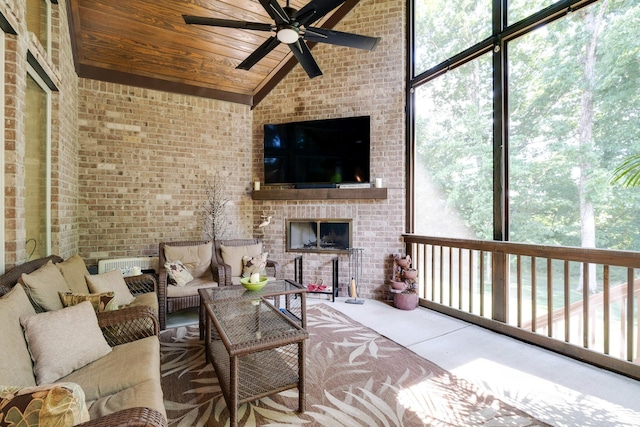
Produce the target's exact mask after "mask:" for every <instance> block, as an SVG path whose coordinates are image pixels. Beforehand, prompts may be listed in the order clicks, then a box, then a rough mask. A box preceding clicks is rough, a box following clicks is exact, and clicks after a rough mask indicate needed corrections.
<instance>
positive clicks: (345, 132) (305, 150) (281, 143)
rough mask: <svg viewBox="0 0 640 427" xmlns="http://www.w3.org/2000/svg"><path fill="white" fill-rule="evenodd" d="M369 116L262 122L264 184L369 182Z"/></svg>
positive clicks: (328, 184)
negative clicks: (275, 122)
mask: <svg viewBox="0 0 640 427" xmlns="http://www.w3.org/2000/svg"><path fill="white" fill-rule="evenodd" d="M369 150H370V117H369V116H362V117H347V118H339V119H327V120H310V121H304V122H292V123H282V124H266V125H264V181H265V184H295V185H296V186H298V187H306V186H310V187H313V186H335V185H337V184H342V183H367V182H369V158H370V152H369Z"/></svg>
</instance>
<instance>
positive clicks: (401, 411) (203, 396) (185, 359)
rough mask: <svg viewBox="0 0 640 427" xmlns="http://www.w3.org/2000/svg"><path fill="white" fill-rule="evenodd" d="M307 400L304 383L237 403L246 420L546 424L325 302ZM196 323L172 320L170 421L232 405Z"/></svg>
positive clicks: (310, 346)
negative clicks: (301, 396) (303, 400)
mask: <svg viewBox="0 0 640 427" xmlns="http://www.w3.org/2000/svg"><path fill="white" fill-rule="evenodd" d="M307 316H308V317H307V319H308V320H307V322H308V330H309V335H310V337H309V341H308V342H307V358H306V359H307V365H306V369H307V371H306V373H307V381H306V388H307V404H306V411H305V412H304V413H302V414H299V413H297V412H296V411H295V410H296V409H297V405H298V392H297V390H296V389H293V390H289V391H285V392H281V393H279V394H275V395H273V396H269V397H266V398H263V399H260V400H258V401H255V402H252V403H250V404H244V405H242V406H241V407H240V408H239V411H238V420H239V422H238V425H241V426H283V425H292V426H389V427H391V426H421V425H428V426H465V427H466V426H545V425H546V424H545V423H542V422H541V421H539V420H536V419H535V418H533V417H531V416H529V415H528V414H526V413H524V412H522V411H520V410H518V409H516V408H514V407H512V406H510V405H508V404H506V403H504V402H502V401H500V400H498V399H496V398H495V397H493V396H492V395H490V394H487V393H486V392H484V391H481V390H479V389H478V388H477V387H476V386H474V385H472V384H471V383H469V382H467V381H465V380H463V379H460V378H457V377H455V376H454V375H452V374H451V373H449V372H447V371H445V370H444V369H442V368H440V367H439V366H437V365H435V364H433V363H432V362H430V361H428V360H426V359H424V358H422V357H420V356H418V355H417V354H415V353H413V352H412V351H410V350H408V349H406V348H404V347H402V346H401V345H399V344H397V343H395V342H393V341H391V340H389V339H387V338H385V337H383V336H381V335H380V334H378V333H377V332H375V331H373V330H371V329H369V328H367V327H365V326H363V325H361V324H359V323H358V322H356V321H354V320H353V319H351V318H349V317H347V316H345V315H344V314H342V313H340V312H339V311H336V310H335V309H333V308H331V307H329V306H328V305H326V304H317V305H312V306H310V307H308V308H307ZM198 336H199V333H198V326H197V325H192V326H187V327H179V328H173V329H168V330H165V331H163V332H162V333H161V336H160V339H161V341H162V344H161V354H162V366H161V370H162V389H163V391H164V399H165V402H164V403H165V406H166V409H167V417H168V419H169V425H170V426H179V427H187V426H189V427H193V426H225V425H229V412H228V411H227V407H226V404H225V400H224V397H223V396H222V392H221V390H220V386H219V384H218V380H217V378H216V374H215V371H214V370H213V367H212V366H211V364H208V363H206V362H205V355H204V345H203V342H202V341H201V340H199V337H198Z"/></svg>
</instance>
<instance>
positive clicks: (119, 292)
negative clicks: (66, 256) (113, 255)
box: [85, 268, 136, 308]
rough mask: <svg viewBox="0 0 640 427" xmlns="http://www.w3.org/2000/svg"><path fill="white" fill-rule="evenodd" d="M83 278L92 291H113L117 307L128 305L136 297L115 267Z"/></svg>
mask: <svg viewBox="0 0 640 427" xmlns="http://www.w3.org/2000/svg"><path fill="white" fill-rule="evenodd" d="M85 280H86V281H87V285H88V286H89V290H90V291H91V292H93V293H104V292H115V294H116V304H118V308H120V307H123V306H125V305H129V304H131V303H132V302H133V301H134V300H135V299H136V297H134V296H133V294H132V293H131V291H130V290H129V287H128V286H127V282H125V281H124V277H122V273H121V272H120V270H119V269H117V268H116V269H115V270H111V271H107V272H106V273H100V274H93V275H88V276H85Z"/></svg>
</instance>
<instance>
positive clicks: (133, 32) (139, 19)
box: [68, 0, 358, 106]
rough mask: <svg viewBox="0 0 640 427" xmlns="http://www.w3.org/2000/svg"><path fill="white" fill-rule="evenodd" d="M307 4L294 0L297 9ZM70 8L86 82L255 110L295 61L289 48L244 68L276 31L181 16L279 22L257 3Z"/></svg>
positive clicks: (102, 3) (161, 1) (132, 1)
mask: <svg viewBox="0 0 640 427" xmlns="http://www.w3.org/2000/svg"><path fill="white" fill-rule="evenodd" d="M285 3H286V2H285V0H280V4H281V5H282V6H284V5H285ZM306 3H308V0H290V6H291V7H293V8H295V9H298V10H299V9H301V8H302V7H303V6H304V5H305V4H306ZM357 3H358V0H347V1H346V2H345V3H344V4H343V5H342V6H341V7H339V8H337V9H336V10H335V12H334V13H333V14H328V15H327V16H326V17H325V18H324V19H323V21H320V22H319V23H315V24H314V26H317V27H325V28H333V27H334V26H335V25H336V24H337V23H338V22H339V21H340V19H342V18H343V17H344V16H345V15H346V14H347V13H348V12H349V11H350V10H351V9H352V8H353V7H354V6H355V5H356V4H357ZM68 10H69V26H70V32H71V41H72V47H73V53H74V60H75V66H76V71H77V73H78V75H79V76H80V77H85V78H91V79H96V80H101V81H108V82H114V83H122V84H127V85H132V86H139V87H146V88H151V89H158V90H164V91H169V92H177V93H184V94H189V95H197V96H204V97H209V98H214V99H221V100H225V101H230V102H237V103H242V104H247V105H252V106H254V105H256V104H257V103H258V102H259V101H260V100H261V99H263V98H264V97H265V96H266V94H267V93H268V92H269V91H270V90H271V89H272V88H273V87H274V86H275V85H276V84H277V83H278V82H279V81H280V80H281V79H282V78H283V77H284V76H285V75H286V74H287V73H288V72H289V71H290V70H291V69H292V68H293V67H294V66H296V64H297V61H296V60H295V58H294V57H293V55H292V54H291V52H290V50H289V48H288V47H287V46H286V45H284V44H283V45H280V46H278V47H277V48H276V49H275V50H273V51H272V52H271V53H270V54H268V55H267V56H266V57H265V58H263V59H262V60H261V61H259V62H258V63H257V64H256V65H254V66H253V67H252V68H251V70H248V71H246V70H238V69H236V68H235V67H236V66H237V65H238V64H239V63H240V62H242V61H243V60H244V59H245V58H246V57H247V56H249V54H251V52H253V51H254V50H255V49H256V48H257V47H258V46H260V45H261V44H262V43H263V42H264V41H265V40H266V39H267V38H268V37H269V36H270V35H273V33H269V32H263V31H252V30H246V29H235V28H216V27H209V26H202V25H187V24H185V23H184V20H183V18H182V15H183V14H186V15H195V16H204V17H212V18H223V19H233V20H241V21H253V22H264V23H273V21H272V19H271V18H270V17H269V15H268V14H267V12H266V11H265V10H264V8H263V7H262V5H261V4H260V3H259V2H258V1H257V0H118V1H113V0H69V8H68ZM308 45H309V47H310V48H311V47H312V44H311V43H309V44H308Z"/></svg>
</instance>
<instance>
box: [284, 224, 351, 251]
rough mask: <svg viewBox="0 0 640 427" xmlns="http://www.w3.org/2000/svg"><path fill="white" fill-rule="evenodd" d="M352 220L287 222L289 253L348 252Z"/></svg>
mask: <svg viewBox="0 0 640 427" xmlns="http://www.w3.org/2000/svg"><path fill="white" fill-rule="evenodd" d="M350 247H351V220H350V219H321V220H317V219H291V220H287V252H347V250H348V249H349V248H350Z"/></svg>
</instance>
